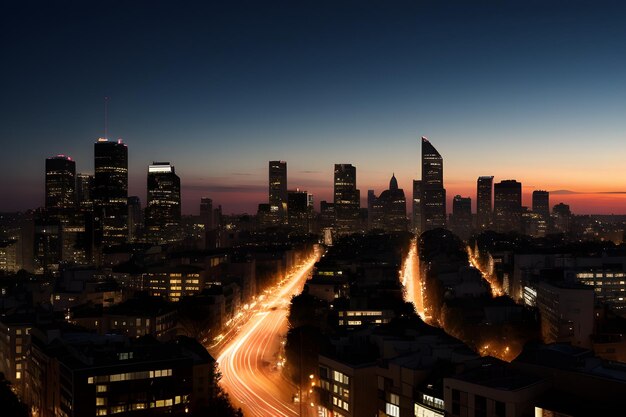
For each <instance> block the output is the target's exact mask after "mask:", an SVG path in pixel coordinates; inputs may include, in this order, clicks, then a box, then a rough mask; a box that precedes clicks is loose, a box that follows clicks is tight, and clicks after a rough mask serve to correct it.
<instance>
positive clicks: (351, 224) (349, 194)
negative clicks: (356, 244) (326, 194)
mask: <svg viewBox="0 0 626 417" xmlns="http://www.w3.org/2000/svg"><path fill="white" fill-rule="evenodd" d="M334 196H335V197H334V198H335V199H334V209H335V227H336V229H337V232H338V233H339V234H349V233H353V232H356V231H357V228H358V222H359V209H360V207H361V201H360V192H359V190H358V189H357V188H356V167H355V166H353V165H351V164H335V180H334Z"/></svg>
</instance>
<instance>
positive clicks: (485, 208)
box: [476, 176, 493, 230]
mask: <svg viewBox="0 0 626 417" xmlns="http://www.w3.org/2000/svg"><path fill="white" fill-rule="evenodd" d="M476 188H477V189H476V228H477V229H478V230H486V229H488V228H489V227H490V225H491V221H492V219H491V216H492V208H491V196H492V189H493V176H483V177H478V182H477V187H476Z"/></svg>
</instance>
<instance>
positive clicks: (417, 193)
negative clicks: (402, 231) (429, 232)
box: [411, 180, 422, 234]
mask: <svg viewBox="0 0 626 417" xmlns="http://www.w3.org/2000/svg"><path fill="white" fill-rule="evenodd" d="M412 203H413V204H412V210H413V212H412V213H411V225H412V227H413V233H417V234H420V233H422V181H421V180H413V202H412Z"/></svg>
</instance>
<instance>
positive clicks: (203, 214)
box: [200, 197, 214, 231]
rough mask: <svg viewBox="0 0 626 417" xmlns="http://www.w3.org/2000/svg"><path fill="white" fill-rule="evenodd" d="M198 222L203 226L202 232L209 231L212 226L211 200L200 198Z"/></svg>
mask: <svg viewBox="0 0 626 417" xmlns="http://www.w3.org/2000/svg"><path fill="white" fill-rule="evenodd" d="M200 221H201V222H202V224H203V225H204V230H205V231H206V230H211V229H213V228H214V225H213V200H212V199H210V198H209V197H201V198H200Z"/></svg>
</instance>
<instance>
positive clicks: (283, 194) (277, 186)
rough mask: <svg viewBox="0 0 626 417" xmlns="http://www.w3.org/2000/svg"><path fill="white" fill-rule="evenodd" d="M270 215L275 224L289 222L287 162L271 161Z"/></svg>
mask: <svg viewBox="0 0 626 417" xmlns="http://www.w3.org/2000/svg"><path fill="white" fill-rule="evenodd" d="M269 203H270V217H271V219H272V222H273V223H274V224H275V225H282V224H285V223H286V222H287V162H285V161H270V162H269Z"/></svg>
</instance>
